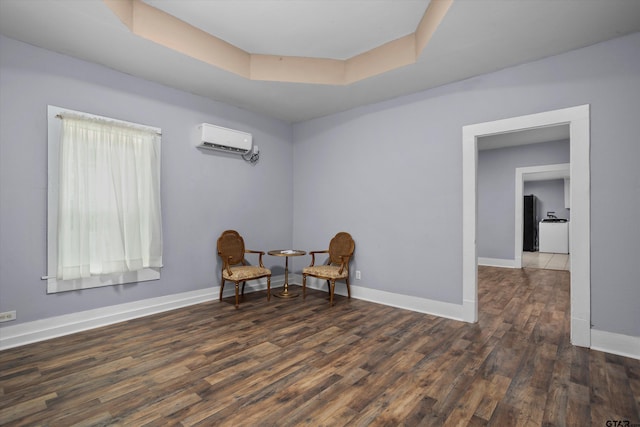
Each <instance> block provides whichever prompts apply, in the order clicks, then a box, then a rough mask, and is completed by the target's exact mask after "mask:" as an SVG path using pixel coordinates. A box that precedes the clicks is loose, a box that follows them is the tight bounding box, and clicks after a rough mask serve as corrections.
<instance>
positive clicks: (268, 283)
mask: <svg viewBox="0 0 640 427" xmlns="http://www.w3.org/2000/svg"><path fill="white" fill-rule="evenodd" d="M267 301H271V276H267Z"/></svg>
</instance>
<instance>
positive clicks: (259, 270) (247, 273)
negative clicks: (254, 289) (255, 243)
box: [222, 265, 271, 281]
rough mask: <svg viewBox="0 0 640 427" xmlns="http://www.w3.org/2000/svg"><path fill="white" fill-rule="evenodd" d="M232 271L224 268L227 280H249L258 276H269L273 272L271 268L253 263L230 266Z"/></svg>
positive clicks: (223, 272) (224, 275)
mask: <svg viewBox="0 0 640 427" xmlns="http://www.w3.org/2000/svg"><path fill="white" fill-rule="evenodd" d="M229 269H230V270H231V273H229V272H228V271H227V270H226V269H225V270H222V277H223V278H224V279H225V280H231V281H236V280H249V279H252V278H254V277H256V276H267V275H269V274H271V270H269V269H268V268H264V267H257V266H253V265H240V266H236V267H230V268H229Z"/></svg>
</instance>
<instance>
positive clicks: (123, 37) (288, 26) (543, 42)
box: [0, 0, 640, 122]
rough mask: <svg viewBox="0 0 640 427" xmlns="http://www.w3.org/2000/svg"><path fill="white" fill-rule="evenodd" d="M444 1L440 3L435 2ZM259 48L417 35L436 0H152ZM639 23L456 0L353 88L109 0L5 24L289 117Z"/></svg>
mask: <svg viewBox="0 0 640 427" xmlns="http://www.w3.org/2000/svg"><path fill="white" fill-rule="evenodd" d="M434 1H437V0H434ZM147 3H148V4H150V5H152V6H156V7H161V8H162V9H164V10H165V11H167V12H170V13H171V14H173V15H174V16H177V17H179V18H181V19H183V20H185V21H187V22H189V23H191V24H192V25H194V26H197V27H200V28H201V29H204V30H206V31H208V32H210V33H211V34H213V35H215V36H216V37H219V38H222V39H224V40H226V41H228V42H230V43H232V44H234V45H236V46H237V47H239V48H241V49H243V50H245V51H247V52H250V53H268V54H272V55H294V56H307V57H322V58H338V59H342V58H347V57H350V56H353V55H354V54H357V53H361V52H364V51H367V50H369V49H371V48H372V47H376V46H379V45H380V44H381V43H384V42H386V41H391V40H393V39H395V38H398V37H402V36H404V35H406V34H410V33H412V32H413V31H415V29H416V25H417V23H418V22H419V20H420V19H421V18H422V15H423V13H424V10H425V9H426V7H427V5H428V3H429V2H428V1H427V0H147ZM638 31H640V0H554V1H549V0H455V1H454V3H453V5H452V6H451V8H450V9H449V11H448V12H447V14H446V16H445V17H444V20H443V21H442V23H441V24H440V26H439V27H438V29H437V30H436V32H435V33H434V35H433V37H432V38H431V40H430V41H429V43H428V44H427V47H426V48H425V49H424V50H423V52H422V54H421V55H420V57H419V58H418V61H417V62H416V63H415V64H412V65H408V66H405V67H402V68H399V69H395V70H392V71H389V72H387V73H384V74H381V75H378V76H375V77H370V78H368V79H365V80H362V81H359V82H356V83H353V84H350V85H346V86H332V85H319V84H306V83H281V82H267V81H255V80H248V79H246V78H244V77H241V76H238V75H235V74H233V73H230V72H227V71H224V70H221V69H218V68H215V67H213V66H211V65H208V64H206V63H204V62H201V61H198V60H196V59H193V58H191V57H189V56H186V55H184V54H181V53H178V52H176V51H174V50H171V49H169V48H166V47H164V46H161V45H158V44H155V43H153V42H151V41H148V40H145V39H142V38H140V37H138V36H136V35H134V34H132V33H131V32H130V31H129V29H128V28H127V27H126V26H125V25H123V24H122V23H121V22H120V20H119V19H118V18H117V17H116V16H115V15H114V14H113V13H112V12H111V10H110V9H109V8H108V7H107V6H106V5H105V4H104V3H103V2H102V1H101V0H82V1H79V0H0V33H1V34H3V35H6V36H8V37H11V38H14V39H17V40H21V41H24V42H26V43H30V44H33V45H36V46H40V47H44V48H46V49H50V50H54V51H57V52H61V53H64V54H68V55H71V56H74V57H77V58H81V59H84V60H87V61H91V62H95V63H99V64H102V65H105V66H108V67H110V68H113V69H116V70H119V71H122V72H125V73H129V74H132V75H135V76H139V77H142V78H144V79H147V80H151V81H156V82H159V83H162V84H165V85H168V86H171V87H175V88H178V89H182V90H185V91H188V92H192V93H196V94H199V95H201V96H205V97H208V98H211V99H214V100H217V101H221V102H224V103H227V104H230V105H234V106H237V107H239V108H244V109H247V110H251V111H255V112H258V113H261V114H265V115H268V116H271V117H275V118H279V119H282V120H285V121H288V122H299V121H303V120H308V119H311V118H315V117H320V116H324V115H327V114H331V113H335V112H338V111H344V110H347V109H350V108H354V107H357V106H360V105H365V104H370V103H373V102H377V101H382V100H387V99H391V98H394V97H397V96H400V95H404V94H408V93H412V92H416V91H420V90H425V89H429V88H432V87H436V86H439V85H443V84H446V83H450V82H454V81H458V80H462V79H465V78H469V77H472V76H475V75H479V74H484V73H487V72H491V71H495V70H499V69H502V68H505V67H509V66H512V65H516V64H521V63H524V62H528V61H532V60H536V59H540V58H543V57H547V56H551V55H555V54H559V53H563V52H566V51H569V50H573V49H577V48H580V47H584V46H588V45H591V44H595V43H598V42H601V41H604V40H608V39H611V38H615V37H619V36H622V35H625V34H629V33H633V32H638Z"/></svg>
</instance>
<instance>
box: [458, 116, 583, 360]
mask: <svg viewBox="0 0 640 427" xmlns="http://www.w3.org/2000/svg"><path fill="white" fill-rule="evenodd" d="M562 124H568V125H569V129H570V130H569V135H570V142H569V146H570V152H571V153H570V164H571V172H570V178H571V181H570V192H571V194H570V203H571V221H570V223H569V227H570V230H569V235H570V247H571V291H570V292H571V343H572V344H573V345H577V346H582V347H590V345H591V258H590V254H591V250H590V242H591V230H590V166H589V151H590V149H589V146H590V133H589V126H590V125H589V105H580V106H577V107H570V108H564V109H560V110H554V111H547V112H543V113H537V114H530V115H526V116H520V117H513V118H508V119H502V120H496V121H492V122H485V123H478V124H473V125H468V126H464V127H463V128H462V199H463V200H462V299H463V301H462V305H463V319H464V320H465V321H467V322H477V321H478V249H477V243H476V237H477V221H478V213H477V210H478V186H477V169H478V138H479V137H483V136H488V135H496V134H502V133H509V132H515V131H520V130H527V129H535V128H541V127H548V126H556V125H562Z"/></svg>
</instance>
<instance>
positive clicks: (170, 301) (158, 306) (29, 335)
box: [0, 288, 219, 350]
mask: <svg viewBox="0 0 640 427" xmlns="http://www.w3.org/2000/svg"><path fill="white" fill-rule="evenodd" d="M218 289H219V288H218ZM216 297H217V291H216V288H208V289H199V290H197V291H190V292H183V293H180V294H174V295H166V296H163V297H156V298H149V299H145V300H141V301H135V302H130V303H125V304H118V305H115V306H109V307H102V308H97V309H94V310H86V311H81V312H78V313H72V314H65V315H62V316H55V317H50V318H48V319H42V320H35V321H32V322H25V323H20V324H17V325H15V326H13V325H12V326H5V327H3V328H2V329H0V335H1V336H0V350H4V349H7V348H12V347H18V346H21V345H25V344H31V343H34V342H38V341H44V340H48V339H50V338H56V337H60V336H63V335H69V334H73V333H76V332H81V331H86V330H88V329H94V328H99V327H101V326H106V325H111V324H113V323H118V322H123V321H125V320H131V319H135V318H138V317H143V316H148V315H150V314H155V313H161V312H163V311H168V310H174V309H176V308H180V307H186V306H189V305H194V304H199V303H202V302H206V301H211V300H213V299H215V298H216Z"/></svg>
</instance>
